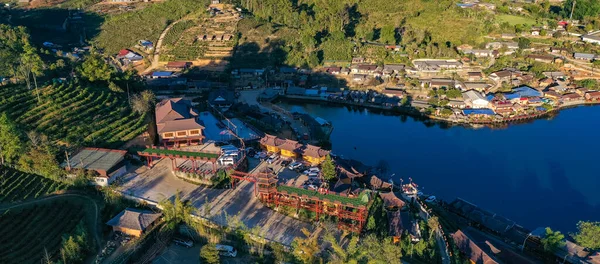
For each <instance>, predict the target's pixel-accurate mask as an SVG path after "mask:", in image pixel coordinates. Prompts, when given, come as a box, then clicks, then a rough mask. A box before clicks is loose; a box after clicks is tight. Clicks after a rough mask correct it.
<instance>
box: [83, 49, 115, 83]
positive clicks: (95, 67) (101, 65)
mask: <svg viewBox="0 0 600 264" xmlns="http://www.w3.org/2000/svg"><path fill="white" fill-rule="evenodd" d="M78 72H79V74H81V76H82V77H84V78H86V79H88V80H89V81H90V82H95V81H108V80H109V79H110V77H111V75H112V72H113V69H112V68H111V67H110V65H108V63H106V61H104V59H103V58H102V56H100V55H99V54H96V53H93V54H91V55H89V56H87V58H86V59H85V61H84V62H83V63H82V64H81V66H80V67H79V68H78Z"/></svg>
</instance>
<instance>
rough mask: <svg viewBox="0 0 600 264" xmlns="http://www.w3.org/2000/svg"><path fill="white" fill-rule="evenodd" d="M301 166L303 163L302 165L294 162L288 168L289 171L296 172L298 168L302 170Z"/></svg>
mask: <svg viewBox="0 0 600 264" xmlns="http://www.w3.org/2000/svg"><path fill="white" fill-rule="evenodd" d="M300 166H302V163H301V162H298V161H294V162H292V163H291V164H290V165H289V166H288V169H290V170H295V169H297V168H300Z"/></svg>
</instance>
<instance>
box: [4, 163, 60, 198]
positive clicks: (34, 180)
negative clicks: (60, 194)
mask: <svg viewBox="0 0 600 264" xmlns="http://www.w3.org/2000/svg"><path fill="white" fill-rule="evenodd" d="M66 187H67V186H66V185H64V184H62V183H60V182H57V181H53V180H51V179H48V178H44V177H42V176H39V175H35V174H29V173H25V172H22V171H18V170H14V169H11V168H6V167H0V204H2V203H12V202H17V201H21V200H26V199H34V198H38V197H40V196H43V195H46V194H50V193H53V192H55V191H58V190H63V189H66Z"/></svg>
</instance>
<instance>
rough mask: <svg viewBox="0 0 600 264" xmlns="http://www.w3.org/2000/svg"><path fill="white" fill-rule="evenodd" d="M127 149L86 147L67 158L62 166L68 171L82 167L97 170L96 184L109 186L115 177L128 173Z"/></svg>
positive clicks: (86, 169)
mask: <svg viewBox="0 0 600 264" xmlns="http://www.w3.org/2000/svg"><path fill="white" fill-rule="evenodd" d="M125 154H127V151H125V150H116V149H101V148H84V149H82V150H81V151H79V152H78V153H77V154H75V156H73V157H70V158H67V161H65V162H63V163H62V164H61V167H63V168H65V169H66V170H67V171H71V170H73V169H82V170H84V171H94V172H96V173H95V174H96V175H95V176H94V177H93V178H94V181H93V184H94V185H98V186H103V187H105V186H108V185H109V184H111V183H112V182H113V181H114V180H115V179H117V178H119V177H121V176H123V175H124V174H125V173H127V170H126V169H125Z"/></svg>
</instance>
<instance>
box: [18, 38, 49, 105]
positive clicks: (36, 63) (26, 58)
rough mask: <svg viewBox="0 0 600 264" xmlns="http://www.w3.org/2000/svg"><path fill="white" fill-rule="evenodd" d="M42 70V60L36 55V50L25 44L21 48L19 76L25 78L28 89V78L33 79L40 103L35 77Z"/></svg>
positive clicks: (29, 84)
mask: <svg viewBox="0 0 600 264" xmlns="http://www.w3.org/2000/svg"><path fill="white" fill-rule="evenodd" d="M43 68H44V62H43V61H42V58H40V55H38V54H37V50H36V49H35V48H34V47H33V46H31V45H30V44H29V43H26V44H25V46H24V48H23V54H21V59H20V64H19V71H20V72H21V75H23V78H25V82H26V83H27V88H28V89H31V79H30V78H32V79H33V83H34V85H35V94H36V96H37V99H38V102H40V92H39V90H38V85H37V76H40V75H41V74H42V71H43Z"/></svg>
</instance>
